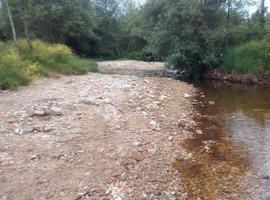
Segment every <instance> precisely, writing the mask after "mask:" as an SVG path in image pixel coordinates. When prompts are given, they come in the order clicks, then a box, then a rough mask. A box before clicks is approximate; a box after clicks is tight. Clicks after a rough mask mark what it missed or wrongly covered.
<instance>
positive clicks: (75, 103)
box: [0, 61, 195, 200]
mask: <svg viewBox="0 0 270 200" xmlns="http://www.w3.org/2000/svg"><path fill="white" fill-rule="evenodd" d="M117 62H122V61H117ZM142 64H146V65H147V66H149V67H150V68H154V67H155V64H153V65H149V64H148V63H143V62H142V63H141V62H140V64H139V65H138V66H140V67H141V66H143V65H142ZM112 67H114V65H111V68H112ZM116 67H117V66H116ZM143 67H144V68H145V66H143ZM148 74H149V73H148ZM193 92H195V89H194V88H193V87H192V86H191V85H188V84H186V83H182V82H179V81H175V80H172V79H168V78H157V77H142V78H141V77H138V76H134V74H131V76H125V75H106V74H88V75H85V76H63V77H62V76H61V77H59V78H58V79H50V78H48V79H44V80H40V81H38V82H37V83H35V84H34V85H32V86H30V87H23V88H20V89H19V90H18V91H7V92H5V93H1V94H0V97H1V104H0V115H1V120H0V132H1V134H0V142H1V147H0V164H1V170H2V174H3V176H4V177H3V182H2V185H3V186H2V188H1V189H2V190H3V194H12V196H11V197H9V198H11V199H29V194H31V198H33V199H40V198H44V199H46V198H55V199H70V198H72V199H76V198H77V199H78V198H79V199H87V198H89V199H115V200H121V199H123V200H126V199H160V198H161V197H162V198H165V196H167V197H168V198H169V199H174V197H175V195H173V191H176V190H177V191H178V190H179V191H181V192H184V190H182V188H181V187H182V185H181V184H182V183H181V179H180V178H179V176H176V172H175V171H174V170H172V168H171V159H172V158H173V157H177V155H181V152H182V151H183V149H182V147H181V145H179V143H178V141H179V142H181V141H182V140H183V139H184V138H186V137H188V134H190V132H189V131H187V130H184V129H183V128H182V126H180V127H178V125H177V123H178V120H181V122H182V123H183V125H184V126H185V127H189V126H192V120H191V118H192V117H191V113H192V109H191V108H192V105H191V104H189V103H188V102H187V101H186V100H185V97H184V96H183V94H185V93H186V94H193ZM14 94H16V99H18V101H17V100H16V99H15V100H14ZM190 97H191V96H190ZM11 99H12V101H15V103H14V104H13V105H11V104H10V103H8V102H9V100H11ZM2 119H3V120H2ZM161 127H162V128H161ZM173 141H177V142H173ZM4 153H6V156H8V158H9V159H8V160H7V159H6V160H5V159H4V158H3V159H2V157H1V155H2V154H3V155H4ZM10 169H12V170H13V171H12V174H11V172H10ZM48 183H50V184H48ZM86 185H87V188H85V186H86ZM36 188H39V189H38V190H37V189H36ZM90 188H91V189H90ZM93 188H96V189H95V190H94V189H93ZM164 190H166V192H163V191H164ZM1 192H2V191H1ZM165 193H166V194H165ZM161 194H163V195H161Z"/></svg>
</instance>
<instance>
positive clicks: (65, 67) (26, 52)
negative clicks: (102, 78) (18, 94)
mask: <svg viewBox="0 0 270 200" xmlns="http://www.w3.org/2000/svg"><path fill="white" fill-rule="evenodd" d="M19 44H20V47H21V52H20V54H19V53H18V52H17V50H16V48H15V45H14V44H13V43H12V42H7V43H0V47H1V48H0V88H1V89H7V88H16V87H17V86H19V85H25V84H28V83H30V82H31V81H32V80H35V79H38V78H39V77H41V76H48V75H50V74H52V73H55V72H57V73H63V74H85V73H87V72H89V71H92V72H98V67H97V64H96V63H94V62H92V61H89V60H87V59H80V58H78V57H76V56H74V55H73V53H72V51H71V49H70V48H68V47H67V46H65V45H61V44H48V43H45V42H42V41H41V40H34V41H33V42H32V46H33V50H30V48H29V46H28V45H27V42H26V41H25V40H20V41H19Z"/></svg>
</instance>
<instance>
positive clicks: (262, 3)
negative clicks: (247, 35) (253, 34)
mask: <svg viewBox="0 0 270 200" xmlns="http://www.w3.org/2000/svg"><path fill="white" fill-rule="evenodd" d="M260 22H261V26H262V29H264V25H265V0H261V13H260Z"/></svg>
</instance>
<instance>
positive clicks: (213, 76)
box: [203, 69, 270, 85]
mask: <svg viewBox="0 0 270 200" xmlns="http://www.w3.org/2000/svg"><path fill="white" fill-rule="evenodd" d="M203 79H205V80H219V81H226V82H231V83H245V84H257V85H270V79H269V77H267V76H265V75H259V76H255V75H250V74H241V73H239V72H230V73H228V72H226V71H224V70H221V69H212V70H207V71H205V72H204V74H203Z"/></svg>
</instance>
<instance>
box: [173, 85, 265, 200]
mask: <svg viewBox="0 0 270 200" xmlns="http://www.w3.org/2000/svg"><path fill="white" fill-rule="evenodd" d="M198 87H199V89H200V90H201V91H203V92H204V94H205V96H206V97H205V98H203V97H202V96H200V95H199V96H198V100H199V102H203V104H202V105H200V104H199V105H197V106H196V109H197V111H198V112H199V113H200V114H201V116H200V117H198V119H197V120H196V121H197V122H198V126H197V127H195V128H194V135H193V136H192V137H191V138H189V139H187V140H186V141H184V143H183V144H182V145H183V146H184V148H185V149H186V150H187V151H188V152H190V153H191V154H192V156H191V157H190V158H188V159H187V158H179V160H178V161H177V162H175V163H174V167H175V168H177V169H178V170H179V171H180V173H181V176H182V177H183V182H184V183H185V186H186V190H187V192H188V195H189V199H197V198H202V199H235V198H239V199H267V197H270V194H269V192H270V191H269V189H270V187H269V181H268V180H267V179H263V178H265V177H267V176H270V89H268V88H259V87H258V88H256V87H243V86H239V85H238V86H237V85H233V86H231V85H225V84H221V83H213V82H212V83H211V82H205V83H202V84H200V85H198ZM209 101H214V102H215V104H214V105H210V104H209V103H208V102H209ZM196 130H197V131H196ZM198 130H202V134H199V133H200V132H201V131H198Z"/></svg>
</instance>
